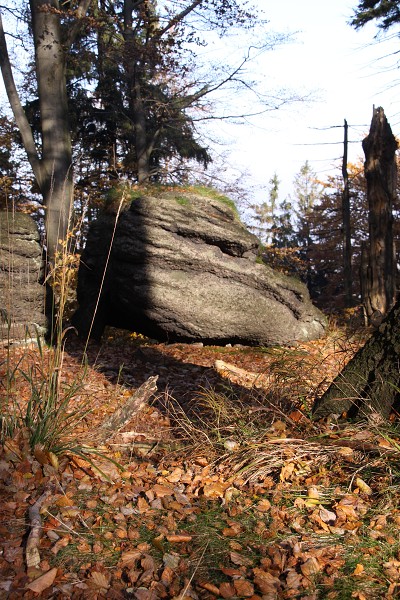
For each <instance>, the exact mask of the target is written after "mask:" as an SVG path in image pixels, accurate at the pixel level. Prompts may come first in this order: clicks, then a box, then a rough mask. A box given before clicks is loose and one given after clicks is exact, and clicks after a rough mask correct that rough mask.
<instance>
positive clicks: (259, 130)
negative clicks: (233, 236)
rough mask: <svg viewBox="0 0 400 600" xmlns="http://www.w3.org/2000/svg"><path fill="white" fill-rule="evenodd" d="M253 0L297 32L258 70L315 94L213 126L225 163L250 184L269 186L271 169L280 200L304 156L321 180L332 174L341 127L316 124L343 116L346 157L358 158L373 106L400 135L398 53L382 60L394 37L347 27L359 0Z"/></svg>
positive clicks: (281, 28)
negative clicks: (224, 147) (246, 119)
mask: <svg viewBox="0 0 400 600" xmlns="http://www.w3.org/2000/svg"><path fill="white" fill-rule="evenodd" d="M253 4H255V5H258V6H259V7H260V8H262V9H263V10H264V13H265V15H266V16H267V18H268V19H269V21H270V23H269V26H270V27H271V29H273V30H275V31H277V32H281V33H283V32H291V31H298V34H297V42H295V43H290V44H288V45H286V46H284V47H280V48H277V49H276V50H274V51H273V52H268V53H266V54H264V55H263V56H262V57H260V59H259V60H258V63H257V67H256V70H257V71H258V72H259V73H262V75H263V76H264V78H265V80H266V81H265V83H267V82H268V85H269V84H271V88H272V87H273V86H274V84H275V86H276V88H279V87H290V88H292V89H293V90H294V91H298V93H299V94H301V93H307V92H309V91H316V92H317V96H319V100H318V101H315V102H313V103H306V104H304V103H303V104H302V103H298V104H296V105H294V106H293V107H287V108H285V109H282V110H279V111H274V112H271V113H268V114H267V115H264V116H262V117H260V118H252V119H251V120H250V121H251V123H252V125H250V124H248V125H245V126H240V125H237V126H233V125H232V126H228V125H226V124H221V125H218V126H217V127H219V131H220V132H221V134H222V135H223V136H224V137H225V139H226V140H228V144H229V148H230V151H231V159H230V161H231V164H234V165H236V166H237V167H238V169H242V170H247V172H248V173H249V175H250V181H251V182H252V183H253V184H265V185H268V182H269V180H270V179H271V177H272V176H273V174H274V172H276V173H277V174H278V178H279V179H280V180H281V185H280V194H279V196H280V200H283V199H284V198H285V197H286V196H287V195H288V194H290V193H292V182H293V178H294V176H295V175H296V174H297V173H298V172H299V170H300V168H301V166H302V165H303V164H304V162H305V161H306V160H308V161H309V163H310V164H311V167H312V168H313V170H314V171H315V172H316V173H317V174H318V176H319V177H320V178H322V179H324V178H325V177H326V176H327V175H328V174H329V173H337V172H338V171H337V167H338V166H340V164H341V160H342V158H341V157H342V156H343V134H344V131H343V127H337V128H333V129H326V130H317V129H316V128H321V129H322V128H328V127H332V126H343V123H344V119H347V122H348V124H349V140H350V141H355V142H357V143H351V144H349V160H350V161H355V160H356V159H357V158H362V159H363V158H364V155H363V152H362V147H361V140H362V139H363V137H365V135H366V134H367V133H368V130H369V125H370V123H371V117H372V107H373V105H375V106H382V107H383V108H384V110H385V114H386V116H387V118H388V120H389V123H390V124H391V126H392V130H393V133H394V134H395V135H398V134H399V133H400V85H399V82H400V71H399V70H397V69H395V68H391V67H393V66H394V65H395V64H396V57H387V58H386V59H382V57H384V56H387V55H389V54H390V53H392V52H395V51H398V50H399V43H400V39H399V38H396V39H393V40H391V41H386V42H381V43H377V42H376V41H374V35H375V34H376V32H377V29H376V26H375V25H373V24H369V25H368V26H366V27H365V28H363V29H362V30H360V31H355V30H354V29H353V28H352V27H350V25H348V24H347V22H348V21H349V19H350V17H351V15H352V11H353V9H354V8H355V7H356V5H357V0H334V1H328V0H303V1H302V2H299V0H281V1H280V2H276V1H275V0H253ZM393 33H395V32H394V31H393ZM313 128H315V129H313ZM329 142H338V143H337V144H332V145H328V144H327V143H329ZM313 144H315V145H313ZM323 144H326V145H323ZM335 167H336V169H335ZM260 194H261V196H260ZM257 197H258V198H260V197H262V193H258V194H257Z"/></svg>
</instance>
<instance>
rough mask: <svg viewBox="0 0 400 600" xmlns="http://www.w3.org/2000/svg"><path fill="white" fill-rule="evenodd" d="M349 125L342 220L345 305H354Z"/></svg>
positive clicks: (344, 168)
mask: <svg viewBox="0 0 400 600" xmlns="http://www.w3.org/2000/svg"><path fill="white" fill-rule="evenodd" d="M347 133H348V125H347V121H346V119H345V121H344V152H343V165H342V174H343V194H342V220H343V279H344V305H345V306H346V307H351V306H352V305H353V292H352V285H353V273H352V264H351V219H350V188H349V174H348V171H347V146H348V135H347Z"/></svg>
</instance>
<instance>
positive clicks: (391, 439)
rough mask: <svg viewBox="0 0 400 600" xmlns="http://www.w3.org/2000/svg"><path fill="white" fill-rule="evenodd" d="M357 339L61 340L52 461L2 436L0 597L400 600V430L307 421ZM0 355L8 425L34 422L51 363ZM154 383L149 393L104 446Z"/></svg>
mask: <svg viewBox="0 0 400 600" xmlns="http://www.w3.org/2000/svg"><path fill="white" fill-rule="evenodd" d="M364 339H365V337H363V336H362V335H355V334H352V335H350V334H349V333H348V332H346V331H345V330H341V329H339V328H336V329H334V330H331V331H330V333H329V334H328V335H327V336H326V338H324V339H322V340H318V341H313V342H310V343H307V344H299V345H298V346H296V347H292V348H272V349H271V348H270V349H267V348H248V347H241V346H238V347H202V346H201V345H196V344H192V345H188V344H169V345H168V344H158V343H152V342H151V341H149V340H145V339H141V338H140V337H137V336H134V335H129V334H127V333H122V332H118V331H116V330H109V332H108V337H107V339H106V340H105V341H104V343H103V344H102V345H101V346H99V345H95V344H90V345H89V346H88V347H87V348H86V349H85V348H83V346H82V345H81V344H79V343H78V342H77V341H74V340H71V341H68V342H67V345H66V348H65V351H64V353H63V357H62V365H60V366H59V367H57V369H58V373H57V374H58V380H57V381H58V383H57V385H58V396H57V398H58V402H60V398H61V399H62V398H63V397H64V398H65V399H66V402H67V405H68V406H67V411H66V413H65V415H66V414H68V415H72V414H73V415H74V418H75V420H74V419H73V418H72V417H71V416H70V417H68V419H72V420H68V419H67V421H66V423H65V424H64V423H63V422H61V423H58V426H57V427H58V428H57V427H56V431H55V432H53V436H54V440H53V442H52V443H53V447H52V446H51V445H50V446H49V444H48V441H47V442H46V443H41V441H40V438H38V441H37V443H36V444H35V445H32V442H31V443H29V439H28V433H27V429H26V428H21V427H17V428H16V429H14V431H13V432H12V435H10V436H8V437H7V436H6V439H5V440H4V435H6V433H7V432H5V434H4V435H3V444H2V446H1V449H0V495H1V503H0V549H1V554H0V598H12V599H13V598H27V599H30V598H37V597H40V598H77V599H78V598H92V599H95V598H112V599H114V598H115V599H122V598H134V599H137V600H153V599H157V598H175V599H180V600H184V599H189V598H192V599H214V598H232V599H234V598H252V599H253V600H258V599H264V600H274V599H277V598H285V599H286V598H288V599H289V598H302V599H303V600H316V599H318V598H332V599H333V598H337V599H342V600H344V599H349V598H358V599H359V600H363V599H368V600H369V599H371V600H372V599H376V598H388V599H389V598H399V597H400V535H399V534H400V508H399V502H398V491H399V486H400V434H399V430H398V429H396V418H394V419H393V421H392V422H389V423H387V424H382V423H379V422H373V421H370V422H369V423H350V422H348V421H346V420H345V419H339V418H338V419H335V418H331V419H327V420H323V421H320V422H313V421H312V420H311V419H310V415H311V408H312V404H313V401H314V399H315V398H316V397H317V396H318V395H320V394H321V393H322V392H323V390H324V389H326V388H327V386H328V385H329V382H330V381H331V380H332V379H333V378H334V377H335V375H336V374H337V373H338V372H340V370H341V368H342V367H343V365H344V364H345V363H346V362H347V361H348V360H349V359H350V358H351V356H353V355H354V353H355V351H356V350H357V349H358V347H360V345H362V343H363V341H364ZM84 350H86V355H87V364H84V362H83V360H82V356H83V352H84ZM1 352H2V356H1V357H0V371H1V373H0V376H2V377H3V387H4V389H3V390H2V395H3V401H2V410H3V412H4V409H5V402H7V403H8V406H13V407H14V410H15V407H17V412H18V411H19V410H20V411H21V414H23V415H26V414H27V411H28V410H29V407H30V406H31V405H30V404H29V401H30V400H31V399H32V395H33V393H36V395H37V396H40V394H41V393H46V390H47V389H48V388H46V386H45V385H43V384H41V378H44V379H45V378H46V376H48V375H49V374H48V373H47V374H46V369H49V368H50V369H51V365H52V364H53V363H52V356H53V350H51V349H48V348H43V349H41V351H40V349H38V348H37V347H34V346H32V347H31V348H12V349H11V350H2V351H1ZM53 375H54V373H53ZM153 376H158V380H157V392H156V393H155V394H154V395H152V397H151V398H149V399H148V400H146V401H143V402H142V403H141V406H140V408H139V410H137V411H136V412H135V413H134V414H132V415H131V416H130V419H129V420H128V421H127V422H126V424H125V425H124V427H122V429H119V428H118V427H117V428H116V429H115V430H114V431H109V433H108V435H107V439H106V440H105V439H104V435H103V436H102V434H101V432H102V431H103V432H104V423H105V421H106V420H107V418H108V417H110V416H111V415H113V414H115V412H116V410H117V409H118V408H119V407H121V406H124V405H126V404H127V403H128V404H129V400H130V399H132V397H134V395H135V393H137V390H139V396H140V390H141V389H143V388H141V387H140V386H142V384H144V383H145V382H146V381H147V380H148V379H149V378H150V377H153ZM5 381H7V385H6V384H5V383H4V382H5ZM63 394H64V396H63ZM69 394H70V395H71V397H69ZM4 398H5V399H4ZM31 402H32V400H31ZM83 409H85V410H86V409H87V411H86V413H85V414H83V412H82V410H83ZM73 411H76V412H75V413H74V412H73ZM31 414H32V407H31ZM60 414H62V413H60ZM65 415H64V416H65ZM39 416H40V415H39ZM395 417H396V416H395ZM69 423H72V424H73V427H72V430H71V428H70V429H68V427H67V425H68V424H69ZM64 425H65V426H64ZM75 440H78V442H79V443H77V444H75ZM62 443H64V445H65V447H64V451H63V449H62V447H61V445H60V444H62ZM46 444H47V445H46ZM74 444H75V445H74ZM49 448H52V449H53V450H54V453H53V451H49ZM74 448H75V450H76V451H74ZM79 448H80V449H79ZM90 449H92V453H91V454H90V452H91V450H90ZM96 453H97V454H96ZM109 459H112V460H109ZM112 461H115V462H112ZM116 463H118V464H116Z"/></svg>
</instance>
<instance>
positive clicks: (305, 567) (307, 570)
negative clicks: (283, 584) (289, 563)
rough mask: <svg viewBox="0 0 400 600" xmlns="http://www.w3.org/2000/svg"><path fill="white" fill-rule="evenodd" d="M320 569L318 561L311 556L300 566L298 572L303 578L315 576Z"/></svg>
mask: <svg viewBox="0 0 400 600" xmlns="http://www.w3.org/2000/svg"><path fill="white" fill-rule="evenodd" d="M321 569H322V567H321V565H320V563H319V562H318V560H317V559H316V558H315V557H314V556H311V557H310V558H308V559H307V560H306V561H305V562H304V563H303V564H302V565H300V570H301V572H302V573H303V575H304V576H305V577H310V575H315V574H316V573H319V572H320V571H321Z"/></svg>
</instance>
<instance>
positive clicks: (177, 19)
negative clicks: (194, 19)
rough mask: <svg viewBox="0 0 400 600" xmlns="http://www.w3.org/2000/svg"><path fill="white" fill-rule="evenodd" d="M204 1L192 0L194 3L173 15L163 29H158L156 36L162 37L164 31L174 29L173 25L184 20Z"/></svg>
mask: <svg viewBox="0 0 400 600" xmlns="http://www.w3.org/2000/svg"><path fill="white" fill-rule="evenodd" d="M202 2H203V0H195V1H194V2H192V4H190V5H189V6H188V7H187V8H185V9H184V10H182V11H181V12H180V13H179V14H177V15H175V17H173V18H172V19H171V20H170V22H169V23H168V24H167V25H166V26H165V27H163V28H162V29H158V30H157V32H156V33H155V35H154V37H156V38H160V37H161V36H162V35H164V33H166V32H167V31H169V30H170V29H172V27H174V26H175V25H177V24H178V23H180V22H181V21H183V19H184V18H185V17H186V16H187V15H189V14H190V13H191V12H193V11H194V9H195V8H197V7H198V6H199V5H200V4H202Z"/></svg>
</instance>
